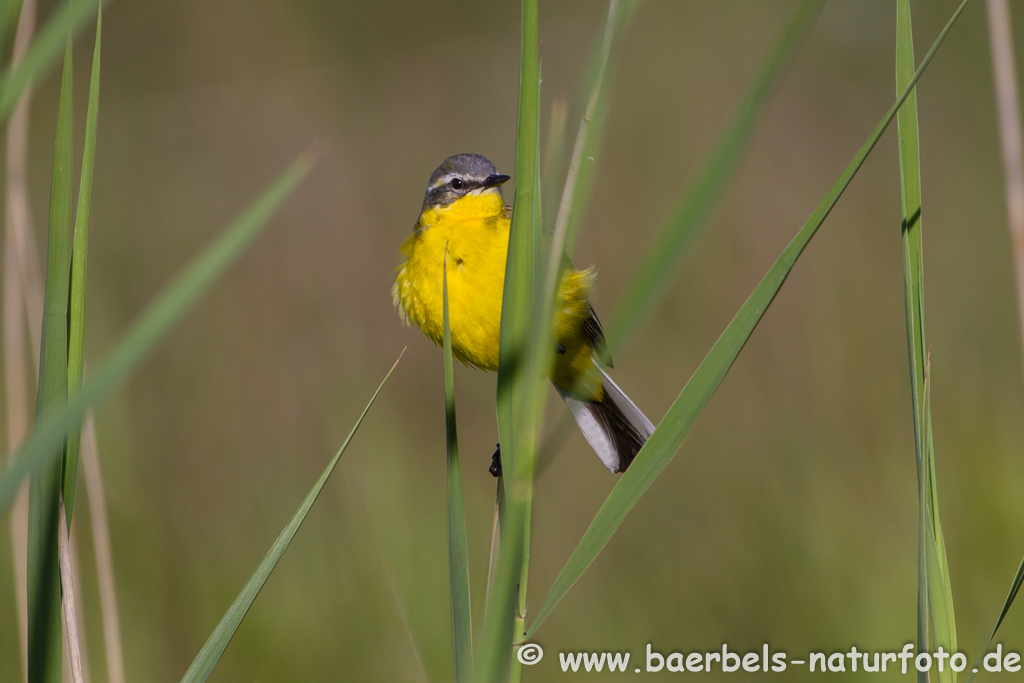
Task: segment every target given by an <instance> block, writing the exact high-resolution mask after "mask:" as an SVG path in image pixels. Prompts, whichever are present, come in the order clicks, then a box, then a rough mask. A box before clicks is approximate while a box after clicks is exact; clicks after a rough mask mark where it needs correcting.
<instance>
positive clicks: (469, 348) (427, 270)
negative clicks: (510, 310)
mask: <svg viewBox="0 0 1024 683" xmlns="http://www.w3.org/2000/svg"><path fill="white" fill-rule="evenodd" d="M509 225H510V217H509V213H508V211H506V209H505V206H504V203H503V202H502V200H501V196H500V195H499V194H497V193H486V194H483V195H470V196H467V197H463V198H462V199H460V200H458V201H456V202H454V203H453V204H451V205H449V206H447V207H437V208H433V209H430V210H427V211H425V212H424V213H423V215H422V216H420V221H419V223H418V224H417V226H416V230H415V232H414V233H413V235H412V236H411V237H410V238H409V239H407V240H406V241H405V244H403V245H402V254H403V255H404V256H405V258H406V260H405V263H403V264H402V265H401V266H399V268H398V279H397V281H396V282H395V286H394V288H393V289H392V295H393V297H394V299H395V305H396V306H398V309H399V311H400V312H401V313H403V314H404V315H403V317H404V318H405V319H406V321H407V322H409V323H411V324H413V325H416V326H417V327H419V328H420V329H421V330H423V333H424V334H426V335H427V337H429V338H430V339H431V340H433V341H434V342H435V343H437V344H441V343H442V339H443V317H442V316H443V309H442V305H443V301H442V294H443V291H442V287H443V280H442V276H443V273H444V271H443V268H444V264H445V261H446V259H447V263H448V311H449V323H450V327H451V333H452V351H453V352H454V353H455V357H456V358H458V359H459V360H461V361H463V362H465V363H469V364H471V365H475V366H477V367H480V368H483V369H485V370H497V369H498V333H499V329H500V325H501V295H502V286H503V284H504V280H505V255H506V253H507V249H508V231H509Z"/></svg>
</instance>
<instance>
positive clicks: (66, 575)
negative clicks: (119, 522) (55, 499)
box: [57, 496, 85, 683]
mask: <svg viewBox="0 0 1024 683" xmlns="http://www.w3.org/2000/svg"><path fill="white" fill-rule="evenodd" d="M57 524H58V527H59V529H58V536H57V547H58V550H57V557H58V558H59V560H60V585H61V591H62V592H63V596H64V600H63V605H64V632H65V633H66V634H67V639H68V654H69V656H70V658H71V680H72V681H74V683H85V673H84V671H83V669H82V646H81V640H80V639H79V636H78V613H77V608H76V600H75V582H74V581H73V580H72V576H73V575H74V572H73V571H72V569H71V551H70V549H69V547H68V546H69V543H68V523H67V511H65V509H64V498H63V496H61V498H60V514H59V515H58V521H57Z"/></svg>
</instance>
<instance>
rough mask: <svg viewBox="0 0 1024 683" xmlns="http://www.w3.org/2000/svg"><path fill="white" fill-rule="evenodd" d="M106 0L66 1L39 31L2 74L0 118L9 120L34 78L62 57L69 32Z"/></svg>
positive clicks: (0, 81) (84, 20)
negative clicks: (19, 60) (23, 92)
mask: <svg viewBox="0 0 1024 683" xmlns="http://www.w3.org/2000/svg"><path fill="white" fill-rule="evenodd" d="M102 2H105V0H75V2H70V1H69V2H65V3H64V4H63V5H61V6H60V8H59V9H57V10H56V11H55V12H54V13H53V15H52V16H51V17H50V18H49V19H48V20H47V22H46V25H45V26H43V28H42V29H40V30H39V32H38V33H37V34H36V37H35V39H34V40H33V41H32V44H31V45H29V48H28V51H26V52H25V58H24V59H23V60H21V62H19V63H18V65H17V66H15V67H14V68H13V69H12V68H11V67H10V65H8V67H7V68H6V69H5V70H4V71H3V73H2V74H0V121H3V120H6V119H7V117H8V116H9V115H10V113H11V111H12V110H13V109H14V105H16V104H17V103H18V98H19V97H20V96H21V92H22V91H23V90H24V89H25V88H27V87H28V86H29V84H30V83H31V82H32V81H33V80H34V79H35V80H38V79H39V78H40V77H41V76H43V75H44V74H45V73H46V72H47V71H48V70H49V69H50V67H51V66H53V64H54V63H55V62H56V61H57V58H58V57H60V51H61V48H62V47H64V43H65V41H66V40H67V38H68V35H70V34H74V33H77V32H78V30H79V29H80V28H82V27H83V26H84V25H85V22H86V21H88V20H89V19H90V18H91V17H92V16H94V13H95V12H96V7H97V6H98V5H100V4H101V3H102Z"/></svg>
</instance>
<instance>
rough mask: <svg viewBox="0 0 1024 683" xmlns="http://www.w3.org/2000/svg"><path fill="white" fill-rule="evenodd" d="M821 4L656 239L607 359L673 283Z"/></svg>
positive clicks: (761, 79)
mask: <svg viewBox="0 0 1024 683" xmlns="http://www.w3.org/2000/svg"><path fill="white" fill-rule="evenodd" d="M822 4H823V3H821V2H820V1H815V0H805V2H803V3H801V5H800V6H799V7H798V8H797V10H796V11H795V12H794V13H793V16H792V18H791V19H790V21H789V23H788V24H787V25H786V28H785V29H784V30H783V33H782V36H781V38H780V39H779V42H778V43H777V44H776V45H775V47H774V49H773V50H772V52H771V53H770V54H769V56H768V59H767V60H766V61H765V62H764V66H763V67H762V68H761V71H760V72H759V73H758V74H757V76H756V77H755V78H754V82H753V83H752V84H751V86H750V88H749V89H748V90H747V93H746V95H744V98H743V100H742V102H741V103H740V105H739V106H738V107H737V108H736V113H735V114H734V115H733V118H732V121H731V122H730V123H729V127H728V128H727V129H726V131H725V133H724V135H723V136H722V138H721V140H720V141H719V142H718V146H717V147H716V148H715V151H714V152H713V154H712V156H711V158H710V159H709V160H708V162H707V165H706V166H705V167H704V168H703V170H702V171H701V173H700V175H698V177H697V179H696V181H695V182H694V183H693V184H692V185H691V186H690V187H689V188H688V189H686V190H685V191H684V192H683V194H682V196H681V197H680V199H679V201H678V203H677V208H676V209H675V211H674V212H673V214H672V217H671V218H669V220H668V222H667V223H666V224H665V226H664V227H663V228H662V229H661V231H660V232H659V233H658V235H657V237H655V240H654V244H652V245H651V248H650V249H649V250H648V252H647V255H646V256H645V257H644V260H643V262H642V263H641V265H640V267H639V268H638V269H637V271H636V275H634V276H633V278H632V280H631V281H630V283H629V284H628V285H627V286H626V291H625V293H623V295H622V298H621V299H620V301H619V303H618V305H617V307H616V309H615V311H614V314H613V315H612V317H611V323H610V324H609V326H608V333H607V336H608V342H607V344H606V347H605V348H606V353H607V354H608V356H607V357H610V356H611V355H612V354H614V353H615V352H616V351H617V350H618V349H619V348H621V346H622V344H623V343H624V342H625V340H626V339H627V338H628V337H629V335H630V334H632V333H633V332H634V331H635V330H636V329H637V328H638V327H639V326H640V324H641V323H642V322H643V321H644V320H645V319H646V316H647V314H648V313H649V312H650V311H651V309H652V308H653V307H654V305H655V303H656V302H657V300H658V296H659V294H660V293H661V292H662V291H663V290H664V288H665V287H666V286H667V284H668V282H669V280H670V279H671V278H672V276H673V274H674V272H675V267H676V264H677V263H679V261H680V260H681V259H682V258H683V257H684V256H685V255H686V254H687V253H688V252H689V249H690V248H691V247H692V245H693V244H694V242H695V241H696V240H697V238H698V237H699V235H700V232H701V229H702V228H703V226H704V225H705V224H706V222H707V219H708V217H709V216H710V215H711V211H712V209H713V208H714V207H715V205H716V204H717V203H718V200H719V199H720V198H721V196H722V193H723V192H724V191H725V188H726V187H727V186H728V184H729V182H730V181H731V180H732V178H733V176H734V175H735V173H736V168H737V167H738V165H739V161H740V159H742V158H743V153H744V151H745V150H746V149H747V146H748V145H749V144H750V139H751V137H752V135H753V131H754V126H755V124H756V123H757V122H758V121H759V120H760V119H761V116H762V114H763V113H764V110H765V109H766V107H767V105H768V103H769V101H770V100H771V96H772V95H773V94H774V92H775V88H776V87H777V85H778V83H779V82H780V81H781V79H782V76H783V75H784V74H785V73H786V67H787V66H788V65H789V64H790V63H791V61H792V59H793V56H794V55H795V53H796V51H797V48H799V47H800V45H802V44H803V39H804V38H805V37H806V35H807V34H808V33H809V31H810V27H811V25H812V24H813V23H814V19H815V18H816V17H817V15H818V12H820V11H821V7H822ZM607 357H606V360H607Z"/></svg>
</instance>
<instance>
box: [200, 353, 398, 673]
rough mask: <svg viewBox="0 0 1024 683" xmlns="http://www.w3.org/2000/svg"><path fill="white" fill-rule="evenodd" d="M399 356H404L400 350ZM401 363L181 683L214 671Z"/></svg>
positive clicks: (364, 410)
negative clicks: (371, 408) (246, 614)
mask: <svg viewBox="0 0 1024 683" xmlns="http://www.w3.org/2000/svg"><path fill="white" fill-rule="evenodd" d="M402 353H405V351H404V350H403V352H402ZM401 360H402V356H401V355H399V356H398V360H396V361H395V364H394V365H392V366H391V369H390V370H388V373H387V374H386V375H384V379H383V380H381V383H380V385H379V386H378V387H377V391H375V392H373V396H371V397H370V401H369V403H367V404H366V407H365V408H363V412H362V414H361V415H360V416H359V419H358V420H356V423H355V425H353V426H352V431H351V432H349V434H348V436H347V437H346V438H345V442H344V443H343V444H341V448H339V449H338V452H337V453H335V454H334V457H333V458H331V461H330V462H329V463H327V467H325V468H324V471H323V472H322V473H321V474H320V478H319V479H317V480H316V483H315V484H314V485H313V488H312V489H310V491H309V493H308V494H306V497H305V498H304V499H303V500H302V504H301V505H299V509H298V510H296V511H295V514H294V515H293V516H292V518H291V521H289V522H288V524H287V526H285V528H284V530H282V531H281V534H280V535H279V536H278V537H277V540H275V541H274V544H273V545H272V546H270V550H268V551H267V554H266V555H265V556H264V557H263V559H262V560H261V561H260V563H259V566H257V567H256V571H254V572H253V574H252V576H251V577H250V578H249V581H248V582H247V583H246V584H245V587H243V588H242V592H241V593H239V594H238V597H237V598H235V601H234V602H233V603H231V607H229V608H228V611H227V612H226V613H225V614H224V616H223V617H222V618H221V620H220V623H218V624H217V628H215V629H214V630H213V633H211V634H210V637H209V638H208V639H207V640H206V644H204V645H203V648H202V649H201V650H200V651H199V654H198V655H196V658H195V659H194V660H193V661H192V665H191V666H190V667H189V668H188V671H186V672H185V675H184V676H182V678H181V680H182V683H185V682H186V681H187V682H189V683H191V682H193V681H205V680H206V679H207V678H209V677H210V674H212V673H213V670H214V668H216V666H217V662H219V661H220V658H221V655H223V654H224V650H225V649H226V648H227V646H228V643H230V642H231V638H233V637H234V635H235V631H237V630H238V626H239V624H241V623H242V619H243V618H244V617H245V613H246V612H248V611H249V608H250V607H251V606H252V603H253V601H254V600H256V596H257V595H259V594H260V590H261V589H262V588H263V584H265V583H266V582H267V579H268V578H270V573H271V572H273V571H274V567H276V566H277V562H278V560H280V559H281V556H282V555H284V551H285V550H287V549H288V545H289V544H290V543H291V542H292V539H293V538H295V534H296V532H298V530H299V527H300V526H302V522H303V520H305V519H306V515H307V514H309V511H310V509H311V508H312V507H313V503H315V502H316V499H317V497H318V496H319V495H320V492H321V491H322V490H323V488H324V485H325V484H326V483H327V479H328V478H330V476H331V473H332V472H334V468H335V467H337V465H338V462H339V461H340V460H341V456H342V455H343V454H344V453H345V449H347V448H348V445H349V443H350V442H351V441H352V437H353V436H355V433H356V430H357V429H359V425H361V424H362V423H363V418H364V417H366V414H367V413H368V412H370V406H372V405H373V402H374V401H375V400H377V395H378V394H379V393H380V390H381V389H383V388H384V384H385V383H386V382H387V381H388V378H389V377H391V373H392V372H394V371H395V368H396V367H397V366H398V362H399V361H401Z"/></svg>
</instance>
